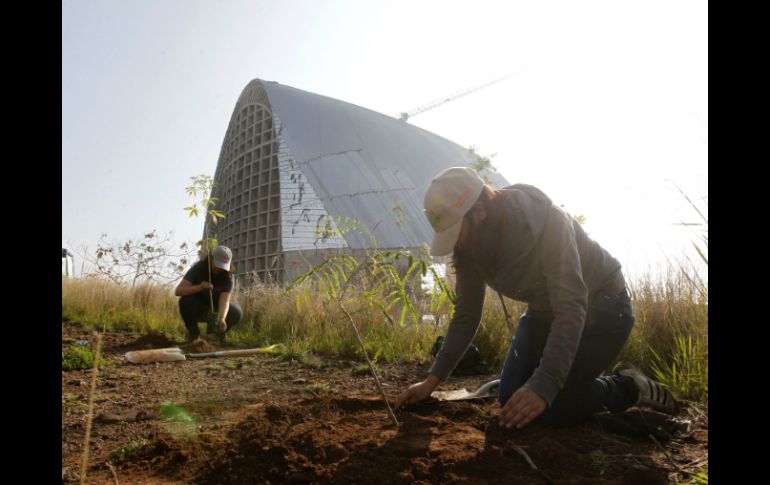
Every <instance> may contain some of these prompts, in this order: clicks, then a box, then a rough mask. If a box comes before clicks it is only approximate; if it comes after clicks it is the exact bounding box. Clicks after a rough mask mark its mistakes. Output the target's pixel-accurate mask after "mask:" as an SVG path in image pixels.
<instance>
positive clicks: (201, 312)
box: [179, 295, 243, 340]
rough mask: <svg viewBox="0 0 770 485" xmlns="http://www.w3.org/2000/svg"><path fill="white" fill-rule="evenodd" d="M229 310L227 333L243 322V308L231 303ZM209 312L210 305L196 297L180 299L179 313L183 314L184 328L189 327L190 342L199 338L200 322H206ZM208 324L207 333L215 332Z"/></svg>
mask: <svg viewBox="0 0 770 485" xmlns="http://www.w3.org/2000/svg"><path fill="white" fill-rule="evenodd" d="M227 308H228V309H227V316H226V317H225V323H227V330H225V333H227V332H229V331H230V329H231V328H233V326H235V325H237V324H238V322H240V321H241V318H243V310H242V309H241V306H240V305H238V304H237V303H235V302H234V301H231V302H230V306H228V307H227ZM214 310H215V311H216V310H217V308H216V306H215V307H214ZM208 312H209V305H208V304H207V303H202V302H201V301H200V300H198V298H196V297H195V296H194V295H187V296H183V297H181V298H179V313H181V314H182V320H184V326H185V327H187V337H188V338H189V339H190V340H195V339H196V338H198V335H200V330H199V329H198V322H205V321H206V316H207V315H208ZM206 323H207V324H209V326H208V327H207V332H208V333H211V332H213V330H214V329H213V327H212V326H211V325H210V322H206Z"/></svg>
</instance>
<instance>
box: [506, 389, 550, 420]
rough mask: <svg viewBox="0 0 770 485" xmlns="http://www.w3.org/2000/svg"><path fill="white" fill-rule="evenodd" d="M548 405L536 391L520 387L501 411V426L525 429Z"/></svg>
mask: <svg viewBox="0 0 770 485" xmlns="http://www.w3.org/2000/svg"><path fill="white" fill-rule="evenodd" d="M546 407H548V404H547V403H546V402H545V399H543V398H542V397H540V396H539V395H538V394H537V393H536V392H535V391H533V390H531V389H527V388H526V387H520V388H519V389H518V390H517V391H516V392H514V393H513V396H511V398H510V399H508V402H507V403H505V406H503V409H502V411H500V426H504V427H506V428H508V429H510V428H512V427H514V426H515V427H517V428H523V427H524V426H526V425H527V424H529V423H530V421H532V420H533V419H535V418H536V417H538V416H540V415H541V414H542V413H543V411H545V408H546Z"/></svg>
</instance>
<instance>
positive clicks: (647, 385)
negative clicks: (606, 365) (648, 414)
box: [616, 367, 679, 415]
mask: <svg viewBox="0 0 770 485" xmlns="http://www.w3.org/2000/svg"><path fill="white" fill-rule="evenodd" d="M616 374H617V375H619V376H626V377H630V378H631V379H633V381H634V384H636V387H637V389H639V399H638V400H637V401H636V404H635V406H644V407H648V408H652V409H655V410H656V411H660V412H662V413H666V414H672V415H673V414H676V413H677V412H678V411H679V403H677V402H676V400H675V399H674V396H673V394H671V392H669V391H668V389H666V388H665V387H663V386H661V385H660V384H658V383H657V382H655V381H654V380H652V379H650V378H649V377H647V376H646V375H644V374H642V373H641V372H640V371H638V370H636V369H634V368H631V367H629V368H625V369H622V370H619V371H617V372H616Z"/></svg>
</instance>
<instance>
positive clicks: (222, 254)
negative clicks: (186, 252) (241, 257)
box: [211, 246, 233, 271]
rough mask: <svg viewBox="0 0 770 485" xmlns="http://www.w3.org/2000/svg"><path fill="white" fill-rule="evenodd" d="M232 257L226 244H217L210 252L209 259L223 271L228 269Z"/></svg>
mask: <svg viewBox="0 0 770 485" xmlns="http://www.w3.org/2000/svg"><path fill="white" fill-rule="evenodd" d="M232 259H233V252H232V251H230V248H228V247H227V246H217V248H216V249H215V250H214V251H213V252H212V253H211V260H212V261H214V266H216V267H217V268H219V269H223V270H225V271H230V261H232Z"/></svg>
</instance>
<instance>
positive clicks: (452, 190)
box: [424, 167, 484, 256]
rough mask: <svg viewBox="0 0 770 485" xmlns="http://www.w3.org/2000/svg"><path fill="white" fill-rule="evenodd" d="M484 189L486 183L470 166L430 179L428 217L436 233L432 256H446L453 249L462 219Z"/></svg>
mask: <svg viewBox="0 0 770 485" xmlns="http://www.w3.org/2000/svg"><path fill="white" fill-rule="evenodd" d="M483 189H484V180H482V179H481V177H479V175H478V174H477V173H476V171H475V170H473V169H472V168H468V167H450V168H448V169H446V170H444V171H443V172H441V173H439V174H438V175H436V176H435V177H433V180H431V182H430V185H429V186H428V190H427V192H426V193H425V202H424V206H425V217H427V218H428V222H430V225H431V226H433V230H434V231H436V233H435V234H434V235H433V241H432V242H431V245H430V254H431V255H433V256H445V255H447V254H449V253H451V252H452V251H453V250H454V247H455V243H457V238H458V237H459V236H460V229H461V228H462V225H463V217H464V216H465V214H466V213H467V212H468V211H469V210H470V209H471V207H473V204H475V203H476V201H477V200H478V198H479V195H480V194H481V191H482V190H483Z"/></svg>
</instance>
